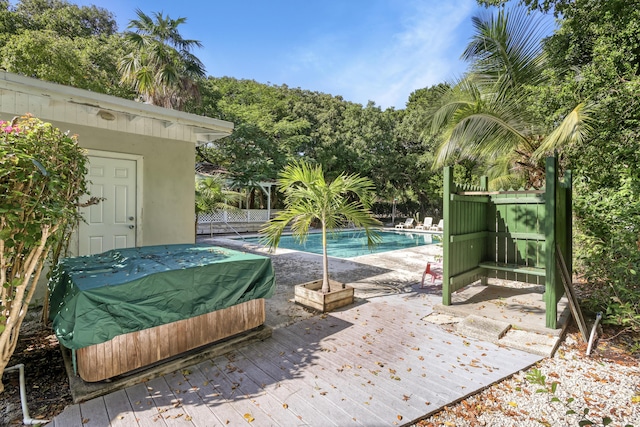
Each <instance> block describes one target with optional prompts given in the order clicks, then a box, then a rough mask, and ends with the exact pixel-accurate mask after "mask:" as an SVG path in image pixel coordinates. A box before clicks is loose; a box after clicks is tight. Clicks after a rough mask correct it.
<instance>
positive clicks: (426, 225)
mask: <svg viewBox="0 0 640 427" xmlns="http://www.w3.org/2000/svg"><path fill="white" fill-rule="evenodd" d="M432 225H433V218H431V217H430V216H428V217H426V218H425V219H424V221H423V222H422V224H418V225H417V226H416V230H429V229H430V228H431V226H432Z"/></svg>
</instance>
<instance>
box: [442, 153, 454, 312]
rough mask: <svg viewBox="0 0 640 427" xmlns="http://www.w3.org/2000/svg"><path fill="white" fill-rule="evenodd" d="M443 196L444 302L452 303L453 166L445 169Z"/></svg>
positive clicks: (446, 303) (444, 303)
mask: <svg viewBox="0 0 640 427" xmlns="http://www.w3.org/2000/svg"><path fill="white" fill-rule="evenodd" d="M443 177H444V182H443V198H442V219H443V220H444V229H443V230H442V304H443V305H451V286H450V283H449V280H450V277H451V253H450V247H451V191H452V190H454V189H455V184H454V183H453V168H451V167H449V166H447V167H445V168H444V170H443Z"/></svg>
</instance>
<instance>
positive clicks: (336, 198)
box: [260, 161, 382, 312]
mask: <svg viewBox="0 0 640 427" xmlns="http://www.w3.org/2000/svg"><path fill="white" fill-rule="evenodd" d="M278 189H279V190H280V191H281V192H282V194H283V195H284V205H285V208H284V209H283V210H282V211H280V212H278V214H277V215H276V217H274V218H273V219H271V220H270V221H269V222H268V223H267V225H266V226H265V227H264V228H263V229H261V230H260V233H261V234H262V235H263V242H264V243H265V244H267V246H269V248H270V250H274V249H275V248H277V247H278V244H279V242H280V237H281V236H282V232H283V231H284V229H285V227H287V226H288V225H291V231H292V233H293V236H294V237H295V238H296V239H297V240H298V241H299V242H301V243H304V241H305V240H306V238H307V236H308V234H309V228H310V227H311V225H312V223H313V222H314V221H315V222H317V223H319V224H320V226H321V230H322V267H323V268H322V280H317V281H314V282H309V283H303V284H301V285H297V286H296V287H295V301H296V302H297V303H299V304H302V305H305V306H308V307H312V308H315V309H317V310H320V311H322V312H325V311H330V310H332V309H335V308H339V307H342V306H344V305H348V304H351V303H352V302H353V288H352V287H350V286H346V285H344V284H342V283H338V282H336V281H333V280H330V279H329V258H328V256H327V232H331V231H333V230H336V229H338V228H340V227H341V226H343V225H344V224H346V223H352V224H353V225H354V226H356V227H362V228H363V229H364V231H365V234H366V236H367V244H368V245H369V247H372V246H374V245H375V244H376V243H377V242H378V241H379V239H380V237H379V235H378V234H377V233H376V231H375V227H378V226H381V225H382V224H381V223H380V222H379V221H378V220H377V219H375V218H374V217H373V215H372V213H371V211H370V207H371V203H372V199H373V189H374V186H373V183H372V182H371V180H369V179H368V178H362V177H360V176H358V175H355V174H352V175H348V174H344V173H342V174H340V175H339V176H338V177H337V178H336V179H334V180H333V181H331V182H328V181H327V180H325V177H324V172H323V170H322V167H321V166H320V165H311V164H309V163H307V162H304V161H297V162H294V163H291V164H289V165H288V166H286V167H285V168H284V170H283V171H282V172H281V173H280V175H279V182H278Z"/></svg>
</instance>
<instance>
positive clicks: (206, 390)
mask: <svg viewBox="0 0 640 427" xmlns="http://www.w3.org/2000/svg"><path fill="white" fill-rule="evenodd" d="M209 366H211V361H210V360H209V361H205V362H201V363H200V364H198V365H195V366H191V367H190V368H188V371H189V375H188V377H187V378H188V381H189V384H191V387H192V388H193V389H194V390H195V392H196V395H197V396H198V398H199V400H198V399H196V397H195V396H194V403H192V404H191V405H190V406H201V407H203V408H206V409H207V410H208V411H209V413H210V414H211V415H213V417H214V418H212V417H211V415H209V414H208V413H207V412H206V411H200V414H199V415H197V414H194V416H198V418H197V419H195V420H194V423H195V424H199V425H205V426H209V425H212V424H215V420H217V421H218V422H219V423H220V425H225V426H226V425H236V426H237V425H243V424H246V420H245V419H244V418H243V416H242V414H240V413H239V412H238V411H237V410H236V409H235V408H234V406H233V405H231V404H230V403H229V402H228V401H227V399H226V398H225V397H224V396H223V395H222V394H221V393H220V391H219V390H218V389H216V388H215V387H214V386H213V382H211V381H209V379H208V378H207V376H206V374H205V372H206V371H207V370H208V369H210V368H209ZM207 420H211V421H210V423H211V424H207V423H206V422H207Z"/></svg>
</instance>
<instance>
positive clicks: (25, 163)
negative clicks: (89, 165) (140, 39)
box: [0, 115, 86, 392]
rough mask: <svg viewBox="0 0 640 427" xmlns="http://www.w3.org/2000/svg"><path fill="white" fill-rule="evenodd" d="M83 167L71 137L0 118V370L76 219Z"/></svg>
mask: <svg viewBox="0 0 640 427" xmlns="http://www.w3.org/2000/svg"><path fill="white" fill-rule="evenodd" d="M85 165H86V155H85V153H84V151H83V150H82V149H81V148H80V147H79V146H78V143H77V138H76V136H70V135H68V134H67V133H63V132H61V131H60V130H59V129H57V128H55V127H54V126H52V125H51V124H50V123H44V122H42V121H41V120H39V119H36V118H33V117H31V116H29V115H26V116H22V117H16V118H14V119H13V120H12V121H11V122H0V194H2V195H3V196H2V197H3V198H2V204H0V297H1V299H0V374H1V373H2V372H3V371H4V368H5V367H6V365H7V363H8V362H9V358H10V357H11V355H12V354H13V352H14V350H15V347H16V344H17V340H18V333H19V331H20V325H21V324H22V321H23V319H24V317H25V315H26V313H27V309H28V306H29V303H30V302H31V298H32V297H33V294H34V291H35V288H36V284H37V282H38V279H39V277H40V273H41V272H42V268H43V266H44V262H45V260H46V257H47V255H48V253H49V252H50V250H51V249H52V248H53V247H58V248H59V247H61V246H62V245H63V244H64V242H65V241H66V240H67V238H68V236H69V230H70V226H71V225H73V224H75V223H76V221H77V219H78V215H79V214H78V200H79V197H80V196H81V195H83V194H85V193H86V183H85V178H84V177H85V174H86V166H85ZM56 252H58V253H59V251H56ZM3 390H4V386H3V384H2V382H0V392H2V391H3Z"/></svg>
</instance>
